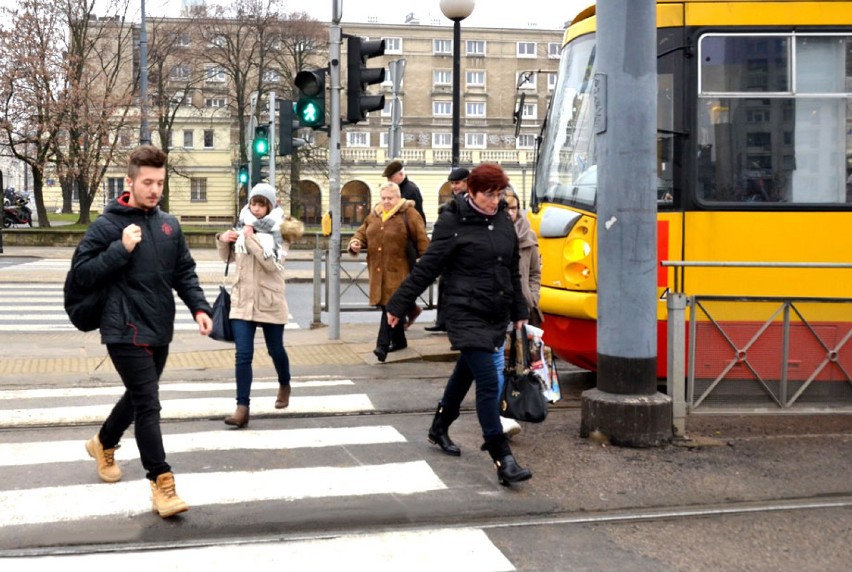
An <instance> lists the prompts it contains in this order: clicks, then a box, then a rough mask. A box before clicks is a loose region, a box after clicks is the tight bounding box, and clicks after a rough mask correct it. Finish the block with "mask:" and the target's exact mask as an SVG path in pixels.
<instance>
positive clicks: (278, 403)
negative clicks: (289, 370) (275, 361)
mask: <svg viewBox="0 0 852 572" xmlns="http://www.w3.org/2000/svg"><path fill="white" fill-rule="evenodd" d="M289 405H290V386H289V385H282V386H280V387H279V388H278V397H276V398H275V409H285V408H286V407H288V406H289Z"/></svg>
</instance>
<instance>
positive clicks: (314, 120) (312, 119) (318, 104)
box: [296, 97, 325, 127]
mask: <svg viewBox="0 0 852 572" xmlns="http://www.w3.org/2000/svg"><path fill="white" fill-rule="evenodd" d="M296 114H297V116H298V118H299V125H301V126H302V127H322V125H323V123H325V108H324V107H323V105H322V100H321V99H319V98H317V97H303V98H301V99H300V100H299V101H298V102H297V103H296Z"/></svg>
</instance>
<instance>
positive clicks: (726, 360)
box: [661, 261, 852, 434]
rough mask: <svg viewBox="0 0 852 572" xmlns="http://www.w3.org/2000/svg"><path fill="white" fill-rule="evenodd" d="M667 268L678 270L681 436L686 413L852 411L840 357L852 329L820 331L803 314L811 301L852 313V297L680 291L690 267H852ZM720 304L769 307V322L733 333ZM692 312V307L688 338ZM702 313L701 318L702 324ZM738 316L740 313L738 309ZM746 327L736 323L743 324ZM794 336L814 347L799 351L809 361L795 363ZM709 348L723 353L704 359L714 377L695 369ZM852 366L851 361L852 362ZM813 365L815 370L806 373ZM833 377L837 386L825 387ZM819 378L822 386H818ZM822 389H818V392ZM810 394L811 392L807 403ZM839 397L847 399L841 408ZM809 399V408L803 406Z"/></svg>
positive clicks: (675, 323)
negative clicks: (716, 308) (793, 372)
mask: <svg viewBox="0 0 852 572" xmlns="http://www.w3.org/2000/svg"><path fill="white" fill-rule="evenodd" d="M661 264H662V265H663V266H670V267H674V268H675V280H674V285H675V286H674V291H673V292H669V294H668V296H667V300H666V307H667V311H668V318H667V328H668V331H667V336H668V338H667V340H668V356H667V365H668V368H667V370H668V379H667V393H668V395H669V396H670V397H671V398H672V414H673V421H674V425H675V430H676V431H677V432H679V433H681V434H683V433H684V431H685V425H686V416H687V415H691V414H698V413H713V414H720V413H737V414H741V413H823V412H832V413H836V412H838V411H843V412H846V411H850V412H852V373H850V369H849V368H847V366H846V365H844V362H843V360H841V352H842V351H843V350H845V351H846V352H852V343H850V340H852V326H850V328H849V330H848V331H846V332H845V333H844V332H839V333H838V332H836V331H834V330H833V329H829V330H826V329H825V328H822V327H821V326H815V325H814V324H813V323H812V322H813V320H811V321H809V320H808V319H807V318H806V317H805V315H804V314H803V312H802V311H801V310H800V308H801V306H802V305H804V304H808V305H813V304H819V305H825V304H835V305H840V306H843V307H844V308H850V306H852V298H845V297H843V298H827V297H783V296H781V297H779V296H768V297H767V296H710V295H699V294H695V295H687V294H685V293H684V292H682V291H681V289H682V285H683V271H684V268H686V267H719V268H726V267H727V268H809V269H825V268H834V269H838V268H840V269H850V268H852V264H850V263H808V262H786V263H785V262H715V261H714V262H709V261H708V262H700V261H688V262H685V261H663V262H662V263H661ZM714 303H719V304H724V305H726V306H727V308H728V309H729V311H730V308H731V307H732V306H731V305H736V304H749V305H750V306H755V305H762V306H764V307H766V308H767V309H769V310H770V311H769V312H768V316H767V317H766V318H765V319H762V320H760V321H754V320H753V321H752V322H751V327H752V328H753V331H750V332H748V335H746V336H745V337H744V333H745V332H743V331H739V330H738V331H737V332H736V335H734V332H732V331H731V328H730V326H726V325H725V323H723V321H721V320H718V319H716V317H715V316H714V310H713V308H712V305H713V304H714ZM810 307H811V308H813V307H815V306H810ZM687 308H690V309H691V311H690V313H689V335H688V337H687V335H686V334H687V330H686V324H687V321H686V310H687ZM699 314H702V319H701V320H699ZM737 315H740V313H739V312H737ZM741 323H742V322H740V321H739V320H738V321H737V324H738V325H739V324H741ZM779 324H780V336H778V333H779V332H778V330H779ZM699 325H700V327H699ZM773 325H775V328H773ZM770 330H773V332H774V333H773V334H772V335H770V334H769V333H768V332H770ZM794 332H795V334H796V335H795V336H793V333H794ZM835 334H836V335H835ZM794 337H795V340H796V342H797V343H800V344H801V345H802V346H807V348H809V350H806V349H804V348H803V347H797V348H796V350H797V352H799V353H801V352H805V351H810V352H811V354H813V355H808V357H809V359H807V360H796V361H795V362H793V361H791V359H790V355H791V353H790V352H791V342H792V341H793V338H794ZM829 338H831V339H829ZM687 339H688V347H687ZM708 340H709V341H708ZM713 342H715V345H713ZM702 344H703V345H702ZM706 346H712V347H713V348H714V351H716V352H717V353H720V355H719V356H702V357H706V358H707V359H708V360H709V361H708V362H705V363H704V364H703V365H705V367H706V369H707V370H709V372H710V373H705V374H704V375H702V376H699V375H698V374H697V372H696V369H697V364H698V362H699V351H705V352H706V353H708V354H709V353H711V352H710V351H708V350H703V348H704V347H706ZM699 348H702V350H699ZM843 355H845V354H843ZM687 356H688V358H689V362H688V366H687ZM806 362H807V363H806ZM849 363H850V364H852V361H850V362H849ZM794 364H795V365H796V366H803V368H802V369H798V370H797V372H796V373H797V375H795V376H791V372H790V370H791V367H792V366H793V365H794ZM808 366H810V367H811V368H812V369H811V370H810V371H804V369H805V368H807V367H808ZM687 367H688V370H687ZM794 377H795V379H794ZM835 377H836V379H835ZM826 379H829V380H830V382H826V383H821V382H822V381H825V380H826ZM817 381H819V382H820V383H818V384H817V386H815V385H814V382H817ZM831 382H837V383H831ZM684 384H686V385H684ZM815 387H819V390H818V391H816V390H814V388H815ZM808 390H810V394H808V396H807V398H806V392H807V391H808ZM811 394H813V395H811ZM838 398H839V399H841V400H843V399H845V400H846V401H841V404H838V403H837V399H838ZM806 401H808V403H804V402H806Z"/></svg>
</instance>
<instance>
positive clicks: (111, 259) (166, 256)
mask: <svg viewBox="0 0 852 572" xmlns="http://www.w3.org/2000/svg"><path fill="white" fill-rule="evenodd" d="M127 197H128V195H127V193H125V194H124V195H122V196H121V197H119V198H118V199H116V200H113V201H111V202H110V203H109V205H107V208H106V210H105V212H104V216H101V217H99V218H97V219H96V220H95V222H93V223H92V225H91V226H90V227H89V230H88V231H87V232H86V235H85V236H84V237H83V240H82V241H81V243H80V247H79V251H78V256H77V259H76V262H75V268H76V271H75V272H76V278H77V280H78V283H79V285H80V287H82V288H94V287H96V286H97V285H100V284H106V285H107V288H108V293H107V300H106V305H105V307H104V312H103V315H102V316H101V326H100V330H101V343H104V344H135V345H151V346H163V345H168V344H169V343H170V342H171V341H172V335H173V334H174V319H175V300H174V295H173V294H172V289H174V290H175V291H177V293H178V295H179V296H180V297H181V299H182V300H183V301H184V303H185V304H186V305H187V307H189V310H190V312H192V315H193V316H195V315H196V314H197V313H198V312H206V313H207V314H210V315H212V314H213V310H212V309H211V308H210V304H209V303H208V302H207V299H206V298H205V297H204V291H203V290H202V289H201V286H200V285H199V284H198V275H197V274H196V273H195V261H194V260H193V259H192V255H191V254H190V252H189V248H188V247H187V245H186V239H185V238H184V236H183V232H182V231H181V228H180V224H179V223H178V221H177V219H176V218H175V217H174V216H172V215H170V214H168V213H164V212H163V211H161V210H160V209H159V207H158V208H154V209H152V210H150V211H145V210H143V209H137V208H133V207H130V206H128V205H127ZM132 223H135V224H137V225H139V227H140V228H141V229H142V241H141V242H140V243H139V244H137V245H136V248H134V249H133V252H127V249H125V248H124V245H123V244H122V243H121V235H122V232H123V231H124V228H125V227H126V226H127V225H129V224H132Z"/></svg>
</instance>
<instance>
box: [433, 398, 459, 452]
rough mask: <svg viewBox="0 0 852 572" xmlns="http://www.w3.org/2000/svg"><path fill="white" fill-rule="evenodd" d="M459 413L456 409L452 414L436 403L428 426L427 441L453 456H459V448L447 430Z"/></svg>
mask: <svg viewBox="0 0 852 572" xmlns="http://www.w3.org/2000/svg"><path fill="white" fill-rule="evenodd" d="M458 416H459V414H458V412H457V411H456V412H455V413H454V414H453V413H450V412H448V411H446V410H445V409H444V406H443V405H442V404H441V403H438V410H437V411H435V417H434V418H433V419H432V427H430V428H429V436H428V438H429V442H430V443H433V444H435V445H437V446H439V447H440V448H441V450H442V451H443V452H444V453H446V454H447V455H452V456H454V457H460V456H461V449H459V448H458V447H457V446H456V444H455V443H453V442H452V440H450V435H449V433H447V431H448V430H449V428H450V424H451V423H452V422H453V421H455V420H456V419H457V418H458Z"/></svg>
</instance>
